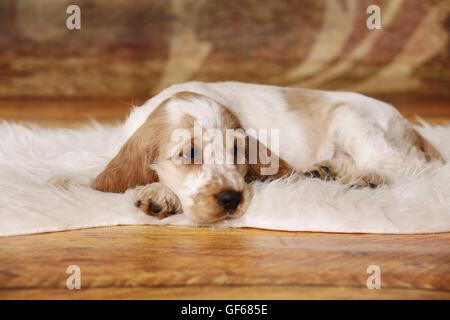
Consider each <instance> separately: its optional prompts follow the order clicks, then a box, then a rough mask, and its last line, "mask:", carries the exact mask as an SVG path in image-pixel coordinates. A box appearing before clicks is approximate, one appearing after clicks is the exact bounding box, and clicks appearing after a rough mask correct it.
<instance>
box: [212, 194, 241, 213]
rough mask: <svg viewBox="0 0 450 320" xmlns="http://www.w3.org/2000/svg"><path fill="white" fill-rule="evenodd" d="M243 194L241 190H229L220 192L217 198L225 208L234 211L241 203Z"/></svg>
mask: <svg viewBox="0 0 450 320" xmlns="http://www.w3.org/2000/svg"><path fill="white" fill-rule="evenodd" d="M241 196H242V195H241V192H239V191H232V190H227V191H222V192H221V193H219V196H218V197H217V200H218V201H219V203H220V205H221V206H222V207H224V208H225V210H228V211H234V210H236V208H237V206H238V205H239V202H241Z"/></svg>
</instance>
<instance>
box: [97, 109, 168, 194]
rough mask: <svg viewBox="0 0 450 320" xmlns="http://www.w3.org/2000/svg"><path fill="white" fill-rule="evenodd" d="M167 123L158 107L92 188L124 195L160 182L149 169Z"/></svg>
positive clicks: (157, 151)
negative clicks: (137, 187) (130, 190)
mask: <svg viewBox="0 0 450 320" xmlns="http://www.w3.org/2000/svg"><path fill="white" fill-rule="evenodd" d="M164 121H165V119H164V117H163V116H162V113H161V110H160V107H158V108H157V109H155V110H154V111H153V112H152V114H151V115H150V116H149V117H148V119H147V121H146V122H145V123H144V124H143V125H142V126H141V127H140V128H139V129H138V130H136V132H135V133H134V134H133V135H132V136H131V138H129V139H128V141H127V142H126V143H125V144H124V145H123V146H122V148H121V149H120V151H119V153H118V154H117V155H116V156H115V157H114V158H113V159H112V160H111V161H110V162H109V163H108V165H107V166H106V168H105V169H104V170H103V172H101V173H100V174H99V175H98V176H97V177H96V178H95V180H94V182H93V183H92V185H91V187H92V188H94V189H96V190H99V191H103V192H115V193H121V192H125V191H126V190H127V189H130V188H133V187H136V186H139V185H146V184H149V183H153V182H157V181H158V175H157V174H156V172H155V171H153V170H151V169H150V164H151V163H153V162H154V161H155V160H156V158H157V156H158V153H159V148H158V146H159V143H160V138H161V134H162V132H163V131H164V123H165V122H164Z"/></svg>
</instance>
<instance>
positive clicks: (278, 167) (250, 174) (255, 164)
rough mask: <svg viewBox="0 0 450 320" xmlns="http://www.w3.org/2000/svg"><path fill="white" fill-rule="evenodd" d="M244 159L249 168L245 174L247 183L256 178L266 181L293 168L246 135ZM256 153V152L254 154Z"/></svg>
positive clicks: (289, 171)
mask: <svg viewBox="0 0 450 320" xmlns="http://www.w3.org/2000/svg"><path fill="white" fill-rule="evenodd" d="M247 139H248V140H247V141H248V143H247V146H246V160H247V161H248V164H249V168H248V171H247V174H246V175H245V181H246V182H247V183H249V182H252V181H255V180H258V181H266V180H269V179H270V180H271V179H278V178H281V177H283V176H287V175H290V174H292V173H294V172H295V170H294V169H293V168H292V167H291V166H290V165H289V164H288V163H287V162H286V161H284V160H283V159H281V158H280V157H278V156H277V155H276V154H275V153H274V152H272V150H270V149H269V148H267V147H266V146H265V145H264V144H263V143H261V142H260V141H258V140H257V139H256V138H254V137H252V136H248V138H247ZM255 153H256V154H255Z"/></svg>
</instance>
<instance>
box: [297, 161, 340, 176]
mask: <svg viewBox="0 0 450 320" xmlns="http://www.w3.org/2000/svg"><path fill="white" fill-rule="evenodd" d="M304 175H305V177H308V178H313V179H321V180H325V181H329V180H336V178H337V173H336V170H335V169H334V166H333V165H332V164H331V163H329V162H328V161H325V162H321V163H318V164H316V165H314V166H313V167H312V168H310V169H309V170H307V171H306V172H305V173H304Z"/></svg>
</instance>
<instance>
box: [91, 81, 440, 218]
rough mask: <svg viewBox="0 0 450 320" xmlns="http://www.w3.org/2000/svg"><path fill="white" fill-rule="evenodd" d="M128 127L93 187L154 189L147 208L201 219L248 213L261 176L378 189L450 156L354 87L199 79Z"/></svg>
mask: <svg viewBox="0 0 450 320" xmlns="http://www.w3.org/2000/svg"><path fill="white" fill-rule="evenodd" d="M230 130H231V135H230V134H229V133H230V132H229V131H230ZM125 131H126V135H127V139H128V140H127V142H126V143H125V144H124V145H123V146H122V148H121V150H120V151H119V153H118V154H117V155H116V156H115V158H114V159H112V160H111V162H110V163H109V164H108V165H107V167H106V168H105V169H104V171H103V172H101V173H100V174H99V175H98V176H97V177H96V179H95V180H94V182H93V183H92V187H93V188H95V189H97V190H100V191H105V192H124V191H126V190H127V189H129V188H133V187H136V186H145V187H143V188H141V190H140V191H139V193H138V199H137V200H136V206H138V207H140V208H142V209H143V210H144V211H145V212H146V213H148V214H151V215H155V216H158V217H160V218H163V217H165V216H167V215H170V214H175V213H178V212H181V211H183V212H184V213H186V214H187V215H188V216H189V217H191V218H192V219H193V220H195V221H197V222H199V223H213V222H215V221H219V220H222V219H225V218H228V217H238V216H240V215H242V214H243V213H244V212H245V210H246V207H247V205H248V203H249V200H250V198H251V192H250V189H249V186H248V183H249V182H251V181H253V180H256V179H259V180H264V179H267V178H280V177H283V176H285V175H289V174H296V173H300V174H301V176H306V177H311V178H320V179H324V180H338V181H341V182H342V183H345V184H349V186H352V187H370V188H376V187H378V186H380V185H383V184H387V183H389V176H390V174H391V173H392V172H395V171H396V170H398V169H399V168H401V167H403V166H415V167H417V166H423V165H425V164H426V163H427V162H430V161H443V160H442V157H441V156H440V154H439V153H438V152H437V151H436V149H435V148H434V147H433V146H432V145H431V144H430V143H429V142H428V141H426V140H425V139H424V138H423V137H422V136H420V135H419V134H418V133H417V132H416V131H415V130H414V128H413V127H412V126H411V125H410V124H409V123H408V122H407V121H406V120H405V119H404V118H403V117H402V116H401V115H400V113H399V112H398V111H397V110H396V109H395V108H393V107H392V106H391V105H389V104H386V103H384V102H381V101H378V100H375V99H372V98H369V97H366V96H363V95H361V94H356V93H349V92H327V91H319V90H311V89H299V88H284V87H275V86H266V85H255V84H246V83H239V82H221V83H201V82H189V83H184V84H179V85H174V86H171V87H169V88H167V89H166V90H164V91H162V92H161V93H159V94H158V95H156V96H154V97H153V98H151V99H150V100H148V101H147V102H146V103H145V104H144V105H143V106H141V107H137V108H134V109H133V111H132V112H131V114H130V116H129V118H128V120H127V121H126V123H125ZM230 136H231V138H230V139H228V138H229V137H230ZM217 146H220V147H219V148H217ZM255 146H256V147H255ZM230 159H231V161H230Z"/></svg>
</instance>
